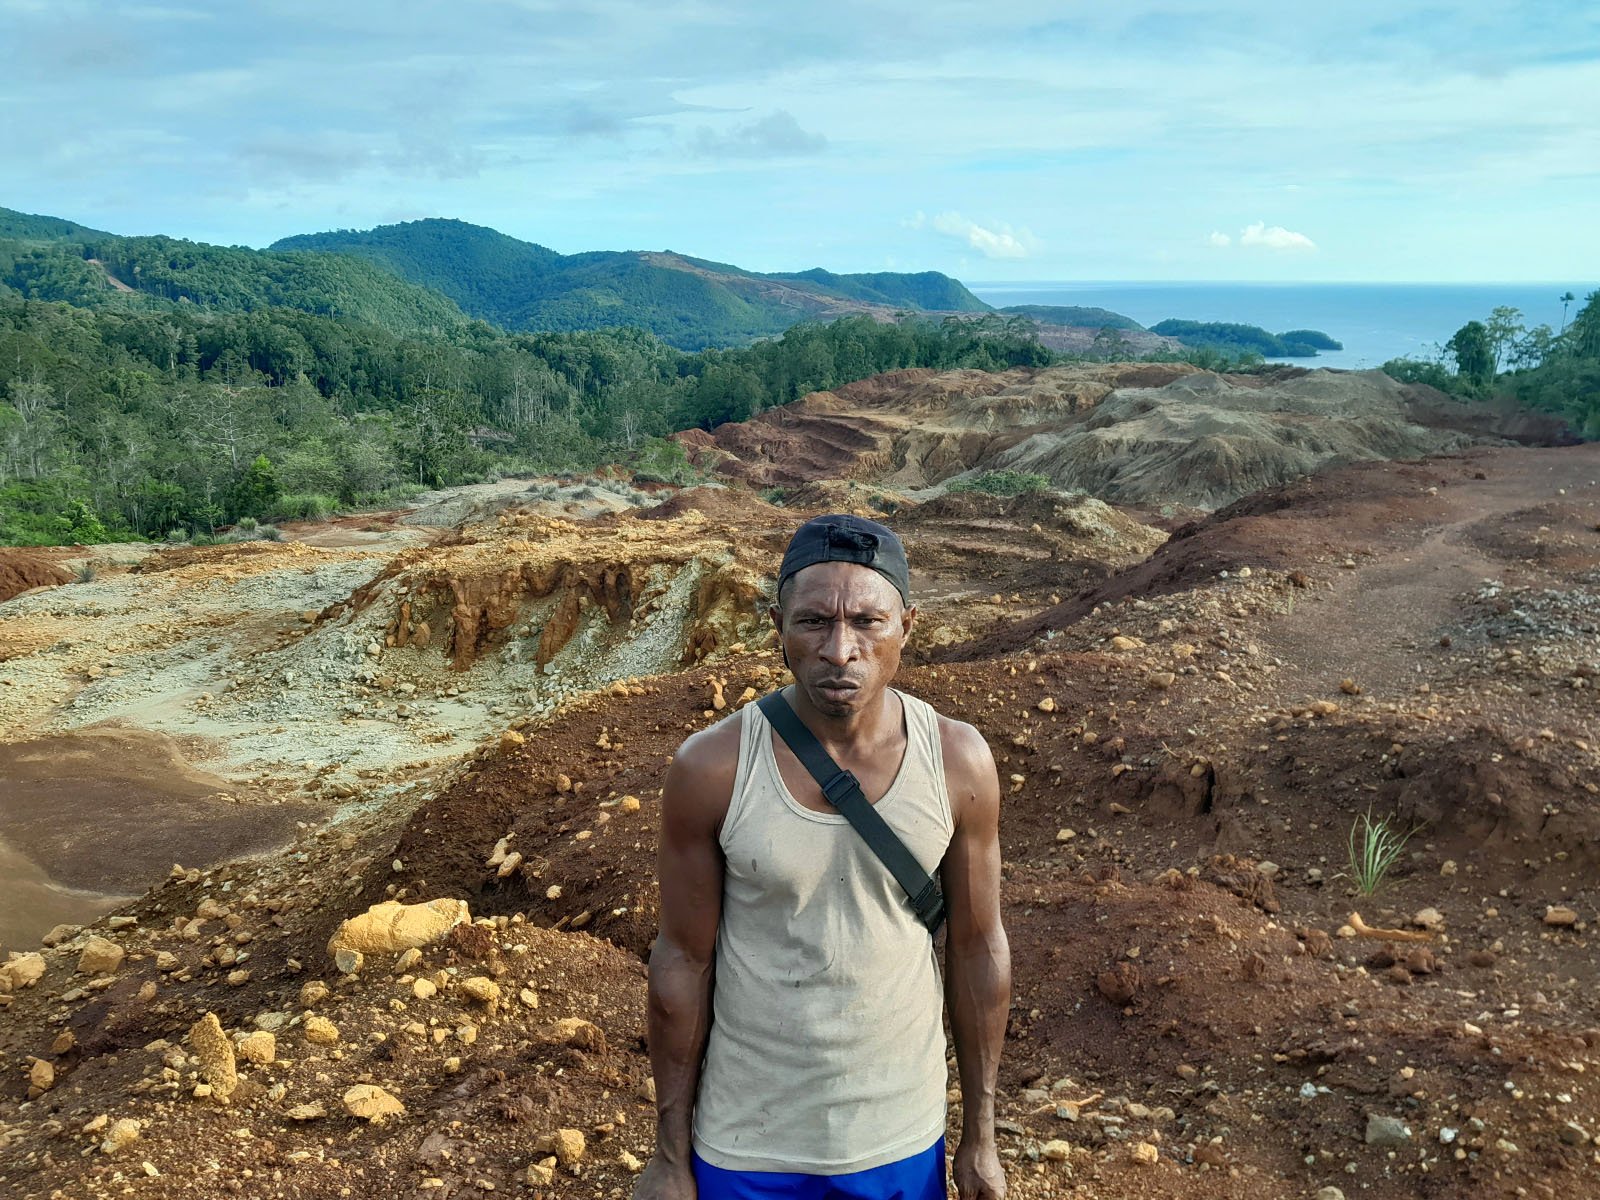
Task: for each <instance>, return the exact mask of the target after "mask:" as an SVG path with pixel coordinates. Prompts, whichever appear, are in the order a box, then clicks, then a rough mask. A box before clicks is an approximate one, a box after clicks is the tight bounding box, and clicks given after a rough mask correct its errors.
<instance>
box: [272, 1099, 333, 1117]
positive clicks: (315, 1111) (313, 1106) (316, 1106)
mask: <svg viewBox="0 0 1600 1200" xmlns="http://www.w3.org/2000/svg"><path fill="white" fill-rule="evenodd" d="M283 1115H284V1116H286V1117H288V1118H289V1120H291V1121H316V1120H319V1119H320V1118H322V1117H325V1116H327V1115H328V1110H327V1109H326V1108H324V1107H323V1106H322V1101H320V1100H313V1101H312V1102H311V1103H310V1104H296V1105H295V1106H294V1107H293V1108H291V1109H289V1110H288V1111H287V1112H285V1113H284V1114H283Z"/></svg>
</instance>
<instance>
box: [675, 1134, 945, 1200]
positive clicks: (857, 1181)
mask: <svg viewBox="0 0 1600 1200" xmlns="http://www.w3.org/2000/svg"><path fill="white" fill-rule="evenodd" d="M694 1181H695V1185H696V1186H697V1187H698V1188H699V1189H700V1200H945V1197H946V1196H947V1195H948V1193H947V1192H946V1191H945V1186H944V1139H943V1138H940V1139H939V1140H938V1141H937V1142H935V1143H934V1144H933V1145H931V1146H929V1147H928V1148H927V1149H926V1150H924V1151H923V1152H922V1153H921V1154H914V1155H912V1156H911V1157H910V1158H902V1159H901V1160H900V1161H899V1162H892V1163H885V1164H884V1165H883V1166H881V1167H873V1168H871V1169H870V1170H866V1171H852V1172H850V1173H849V1174H848V1175H802V1174H798V1173H791V1172H788V1171H724V1170H723V1169H722V1168H721V1167H713V1166H712V1165H711V1164H710V1163H708V1162H706V1161H705V1159H703V1158H701V1157H700V1156H699V1155H698V1154H696V1155H695V1156H694Z"/></svg>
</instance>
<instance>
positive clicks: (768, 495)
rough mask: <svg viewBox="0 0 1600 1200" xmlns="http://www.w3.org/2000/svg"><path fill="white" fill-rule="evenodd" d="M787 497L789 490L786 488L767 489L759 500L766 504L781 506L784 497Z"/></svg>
mask: <svg viewBox="0 0 1600 1200" xmlns="http://www.w3.org/2000/svg"><path fill="white" fill-rule="evenodd" d="M788 495H789V489H788V488H781V487H770V488H767V489H766V491H764V492H762V493H761V498H762V499H763V500H765V501H766V502H767V503H768V504H776V505H779V506H782V504H783V501H784V499H785V497H787V496H788Z"/></svg>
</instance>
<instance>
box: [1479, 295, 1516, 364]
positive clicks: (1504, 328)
mask: <svg viewBox="0 0 1600 1200" xmlns="http://www.w3.org/2000/svg"><path fill="white" fill-rule="evenodd" d="M1484 331H1485V332H1486V333H1487V335H1488V338H1489V351H1490V354H1491V355H1492V356H1493V358H1494V373H1495V374H1496V375H1498V374H1499V373H1500V367H1501V364H1502V363H1504V362H1505V361H1506V358H1507V357H1508V352H1509V351H1510V350H1511V348H1512V347H1513V346H1515V345H1516V344H1517V338H1518V337H1520V336H1521V334H1522V333H1523V328H1522V310H1521V309H1516V308H1511V307H1509V306H1508V305H1501V306H1500V307H1498V308H1496V309H1494V310H1493V311H1492V312H1490V314H1489V321H1488V324H1486V325H1485V326H1484Z"/></svg>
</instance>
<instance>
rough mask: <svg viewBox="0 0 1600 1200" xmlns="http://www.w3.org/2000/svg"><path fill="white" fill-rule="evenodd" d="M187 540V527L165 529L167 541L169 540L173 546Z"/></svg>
mask: <svg viewBox="0 0 1600 1200" xmlns="http://www.w3.org/2000/svg"><path fill="white" fill-rule="evenodd" d="M188 540H189V531H188V530H187V529H169V530H167V541H169V542H171V543H172V544H173V545H174V546H181V545H183V544H184V543H185V542H187V541H188Z"/></svg>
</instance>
